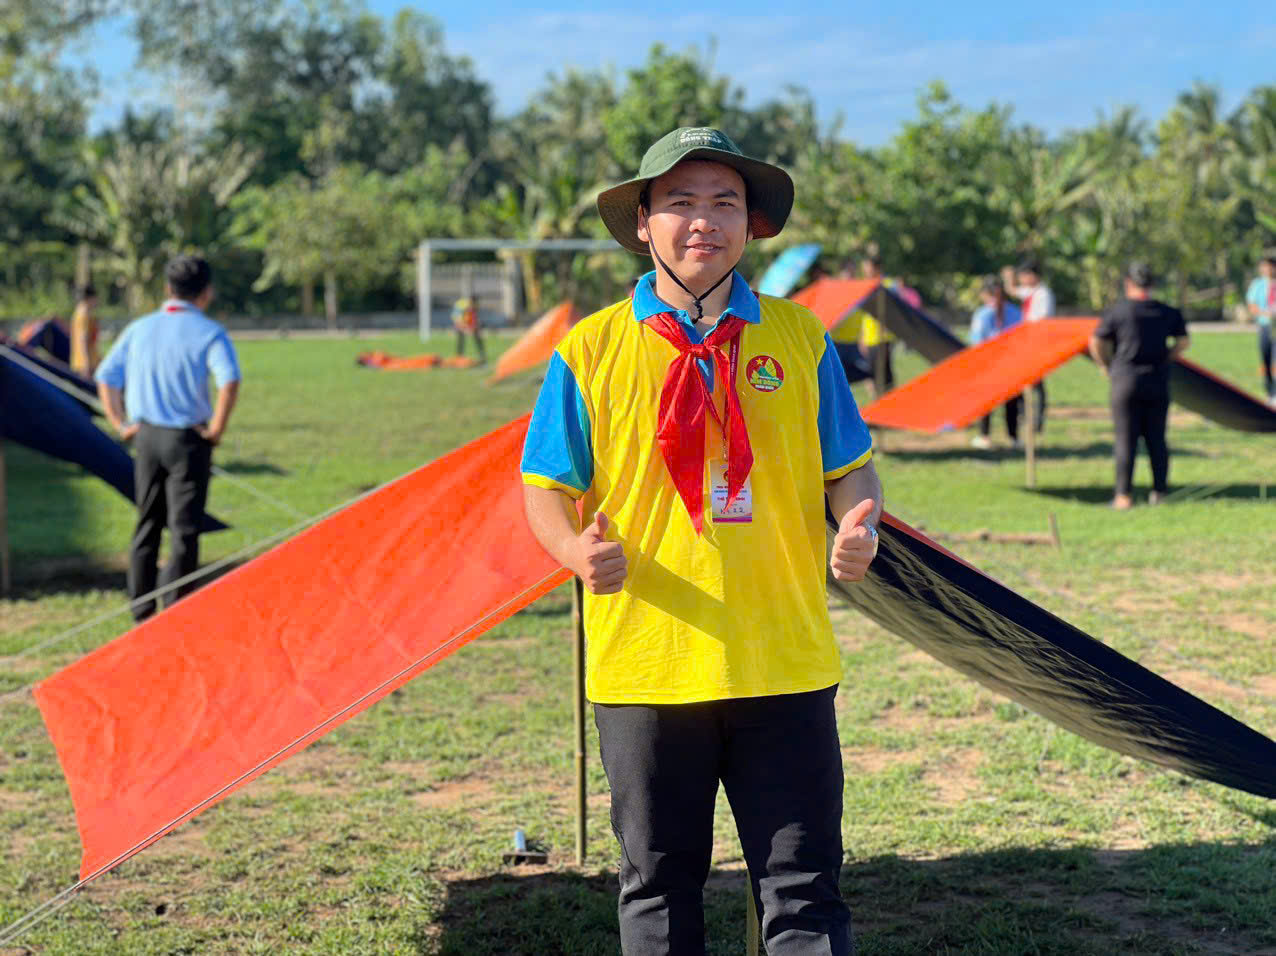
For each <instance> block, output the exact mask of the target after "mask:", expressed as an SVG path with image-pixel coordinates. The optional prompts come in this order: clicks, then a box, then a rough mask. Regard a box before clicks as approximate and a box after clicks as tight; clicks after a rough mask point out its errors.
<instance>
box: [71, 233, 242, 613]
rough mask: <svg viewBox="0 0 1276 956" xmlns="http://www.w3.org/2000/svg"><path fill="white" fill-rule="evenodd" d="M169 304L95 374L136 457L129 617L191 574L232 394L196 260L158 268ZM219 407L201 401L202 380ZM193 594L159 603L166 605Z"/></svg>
mask: <svg viewBox="0 0 1276 956" xmlns="http://www.w3.org/2000/svg"><path fill="white" fill-rule="evenodd" d="M165 277H166V278H167V280H168V284H167V290H168V300H167V301H166V302H165V303H164V304H163V305H162V306H161V307H160V308H159V310H158V311H156V312H152V313H151V314H150V315H146V316H143V317H142V318H140V319H137V320H136V321H135V322H132V323H130V324H129V326H128V327H127V328H126V329H125V330H124V331H123V333H121V335H120V337H119V338H118V339H116V341H115V345H114V346H113V347H112V348H111V351H110V352H109V353H107V356H106V358H105V359H103V360H102V364H101V365H99V366H98V368H97V372H96V376H95V377H96V379H97V383H98V396H99V397H100V398H101V399H102V405H103V406H104V407H105V410H106V417H107V418H108V419H109V420H110V422H111V425H112V426H114V428H115V430H116V431H117V432H119V435H120V437H121V438H123V439H124V440H125V441H130V440H131V441H133V443H134V448H135V449H136V452H137V457H136V460H135V462H134V484H135V486H136V496H137V510H138V518H137V528H136V530H135V531H134V533H133V540H132V543H131V544H130V545H129V572H128V592H129V598H130V600H131V601H132V602H133V617H134V618H135V619H136V620H138V621H142V620H145V619H146V618H148V617H150V616H151V615H152V614H154V613H155V608H156V602H155V599H154V596H153V594H152V592H154V591H155V589H156V584H157V583H158V584H159V586H160V587H162V588H166V587H167V586H168V585H172V584H174V583H175V582H177V581H179V580H181V579H182V578H185V577H187V576H188V575H190V574H192V573H193V572H194V571H195V570H196V569H197V568H198V567H199V532H200V527H201V525H202V524H203V521H204V505H205V502H206V501H207V498H208V482H209V476H210V474H211V471H212V459H213V446H215V445H216V444H217V443H218V442H219V441H221V439H222V435H223V434H224V433H225V431H226V425H227V423H228V422H229V421H230V414H231V411H232V410H233V409H234V407H235V402H236V400H237V398H238V396H239V379H240V374H239V361H238V359H237V358H236V356H235V347H234V346H233V345H232V344H231V341H230V336H229V335H227V334H226V330H225V329H224V328H222V327H221V326H220V325H219V324H217V323H216V322H214V321H213V320H212V319H210V318H209V317H208V316H207V315H205V314H204V310H205V309H207V308H208V306H209V304H210V303H211V302H212V301H213V294H214V293H213V272H212V269H211V268H210V267H209V265H208V263H207V262H205V261H204V260H203V259H197V258H194V257H192V256H178V257H177V258H176V259H174V260H173V261H172V262H170V263H169V264H168V268H167V269H166V270H165ZM210 373H211V375H212V377H213V379H214V380H215V381H216V383H217V405H216V408H215V409H214V408H213V406H212V405H211V404H210V402H209V400H208V379H209V375H210ZM165 527H167V528H168V531H169V538H170V545H171V551H172V557H171V560H170V561H169V563H168V564H167V565H166V566H165V568H164V570H163V572H162V573H159V575H158V581H157V564H158V558H159V547H160V535H161V533H162V532H163V530H164V528H165ZM192 587H193V584H192V583H191V582H186V583H185V584H182V585H180V586H178V587H176V588H174V589H171V590H169V591H168V593H167V594H165V595H163V596H162V598H163V603H164V604H165V605H167V604H170V603H172V602H173V601H175V600H177V599H178V598H180V597H181V596H182V595H183V594H186V593H187V592H188V591H190V590H191V589H192Z"/></svg>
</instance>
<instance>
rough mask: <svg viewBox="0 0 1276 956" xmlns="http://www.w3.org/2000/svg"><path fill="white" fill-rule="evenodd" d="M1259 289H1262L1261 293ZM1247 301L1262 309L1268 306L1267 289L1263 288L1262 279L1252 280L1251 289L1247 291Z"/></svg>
mask: <svg viewBox="0 0 1276 956" xmlns="http://www.w3.org/2000/svg"><path fill="white" fill-rule="evenodd" d="M1259 289H1262V291H1261V292H1260V291H1259ZM1245 301H1246V302H1250V303H1252V304H1254V305H1256V306H1258V307H1259V308H1260V309H1262V308H1265V307H1266V306H1267V289H1266V288H1264V287H1263V280H1262V279H1251V280H1250V283H1249V288H1248V289H1246V290H1245Z"/></svg>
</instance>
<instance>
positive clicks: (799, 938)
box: [594, 686, 855, 956]
mask: <svg viewBox="0 0 1276 956" xmlns="http://www.w3.org/2000/svg"><path fill="white" fill-rule="evenodd" d="M836 693H837V687H836V686H833V687H829V688H826V689H824V690H819V691H812V692H810V693H805V694H786V695H782V696H776V697H749V698H740V699H736V700H721V701H710V702H708V703H703V704H664V705H640V704H595V705H594V720H595V722H596V723H597V725H598V736H599V744H600V747H601V750H602V762H603V769H604V770H606V772H607V780H608V782H609V783H610V785H611V823H612V829H613V830H614V831H615V833H616V838H617V839H618V840H619V841H620V848H621V862H620V902H619V910H620V941H621V948H622V950H623V952H624V953H625V954H626V956H659V954H671V956H699V954H702V953H704V951H705V940H704V909H703V898H702V891H703V888H704V882H705V879H706V878H707V877H708V875H709V865H710V861H711V857H712V851H713V808H714V803H715V801H716V798H717V793H718V781H722V784H723V787H724V788H725V790H726V794H727V799H728V800H729V801H730V802H731V810H732V813H733V814H734V816H735V822H736V830H737V832H738V833H739V835H740V844H741V846H742V847H743V849H744V857H745V861H746V862H747V863H748V866H749V873H750V875H751V877H752V880H753V887H752V889H753V895H754V898H755V899H756V900H757V903H758V912H759V914H761V919H762V938H763V940H764V941H765V943H766V947H767V953H768V954H770V956H798V954H802V956H805V954H812V956H814V954H817V953H818V954H822V956H846V954H850V953H853V952H854V951H855V948H854V943H853V942H852V940H851V914H850V910H849V909H848V908H847V906H846V904H845V903H844V902H843V901H842V896H841V893H840V891H839V889H838V874H839V872H840V870H841V866H842V753H841V749H840V746H839V744H838V737H837V719H836V716H835V714H834V711H833V698H834V696H835V695H836ZM742 932H743V929H742Z"/></svg>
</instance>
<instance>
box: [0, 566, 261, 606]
mask: <svg viewBox="0 0 1276 956" xmlns="http://www.w3.org/2000/svg"><path fill="white" fill-rule="evenodd" d="M246 563H247V562H246V561H235V562H232V563H230V564H228V565H225V566H223V567H220V568H218V569H217V570H215V571H211V572H209V573H208V574H207V575H205V576H204V577H203V578H201V579H200V586H201V587H202V586H204V585H206V584H208V583H210V582H212V581H216V580H217V579H218V578H220V577H222V576H224V575H227V574H229V573H230V572H231V571H234V570H235V569H236V568H239V567H242V566H243V565H244V564H246ZM160 566H161V567H163V559H162V560H161V562H160ZM126 568H127V557H126V556H125V555H118V556H114V557H89V556H84V555H72V556H68V557H65V558H35V559H32V560H31V561H29V562H24V564H23V565H22V567H21V568H18V569H15V572H14V578H13V591H12V593H11V595H10V596H11V597H13V598H15V599H19V600H27V601H36V600H39V599H40V598H45V597H51V596H53V595H57V594H86V593H90V592H93V591H121V592H123V591H126V590H127V588H128V574H127V570H126Z"/></svg>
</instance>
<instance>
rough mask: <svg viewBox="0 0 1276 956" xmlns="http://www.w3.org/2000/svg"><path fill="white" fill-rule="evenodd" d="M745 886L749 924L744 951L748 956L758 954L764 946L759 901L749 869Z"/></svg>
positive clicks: (745, 874) (745, 877) (745, 935)
mask: <svg viewBox="0 0 1276 956" xmlns="http://www.w3.org/2000/svg"><path fill="white" fill-rule="evenodd" d="M744 887H745V891H746V892H747V893H748V894H749V903H748V916H746V917H745V918H746V919H747V920H748V925H747V927H746V928H745V934H744V951H745V953H746V954H747V956H758V952H759V951H760V950H761V948H762V927H761V925H760V924H759V923H758V901H757V900H756V899H754V897H753V876H752V874H750V873H749V871H748V870H745V871H744Z"/></svg>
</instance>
